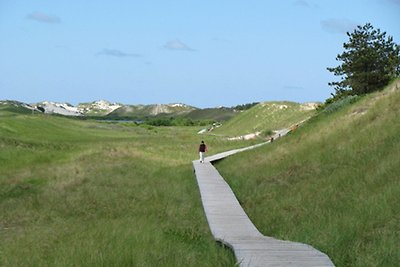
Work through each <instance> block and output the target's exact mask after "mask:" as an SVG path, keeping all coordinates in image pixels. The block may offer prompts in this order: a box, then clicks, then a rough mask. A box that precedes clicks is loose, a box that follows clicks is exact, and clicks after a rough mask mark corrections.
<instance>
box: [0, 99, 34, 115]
mask: <svg viewBox="0 0 400 267" xmlns="http://www.w3.org/2000/svg"><path fill="white" fill-rule="evenodd" d="M30 113H32V110H30V109H28V108H26V107H24V104H23V103H21V102H18V101H9V100H5V101H0V116H5V115H13V114H30Z"/></svg>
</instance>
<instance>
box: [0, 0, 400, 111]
mask: <svg viewBox="0 0 400 267" xmlns="http://www.w3.org/2000/svg"><path fill="white" fill-rule="evenodd" d="M399 14H400V0H363V1H362V0H352V1H348V0H330V1H328V0H320V1H316V0H315V1H311V0H288V1H268V0H257V1H256V0H247V1H244V0H213V1H210V0H202V1H191V0H168V1H165V0H164V1H161V0H160V1H135V0H118V1H111V0H98V1H90V0H88V1H76V0H69V1H64V0H58V1H54V0H0V36H1V37H0V99H13V100H19V101H24V102H28V103H32V102H38V101H43V100H51V101H59V102H69V103H72V104H77V103H80V102H88V101H94V100H99V99H105V100H109V101H112V102H119V103H124V104H151V103H175V102H183V103H186V104H190V105H193V106H197V107H214V106H219V105H224V106H232V105H237V104H243V103H248V102H254V101H270V100H291V101H296V102H307V101H323V100H325V99H326V98H328V97H329V96H330V93H332V92H333V89H332V88H331V87H329V86H328V85H327V83H328V82H330V81H333V80H334V79H335V77H334V76H333V75H332V74H331V73H329V72H328V71H327V70H326V68H327V67H334V66H337V65H338V62H337V61H336V60H335V58H336V55H337V54H339V53H341V52H343V47H342V45H343V43H344V42H346V41H347V40H348V37H347V36H346V31H352V30H353V29H354V27H355V26H356V25H363V24H365V23H366V22H370V23H372V25H373V26H374V27H376V28H380V29H381V30H383V31H386V32H387V33H388V34H389V35H391V36H393V37H394V40H395V42H397V43H399V42H400V15H399Z"/></svg>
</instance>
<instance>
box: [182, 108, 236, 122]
mask: <svg viewBox="0 0 400 267" xmlns="http://www.w3.org/2000/svg"><path fill="white" fill-rule="evenodd" d="M238 114H239V113H238V112H236V111H235V110H234V109H233V108H226V107H221V108H204V109H196V110H192V111H191V112H189V113H188V114H186V115H184V117H185V118H188V119H191V120H213V121H218V122H221V121H226V120H229V119H231V118H233V117H234V116H236V115H238Z"/></svg>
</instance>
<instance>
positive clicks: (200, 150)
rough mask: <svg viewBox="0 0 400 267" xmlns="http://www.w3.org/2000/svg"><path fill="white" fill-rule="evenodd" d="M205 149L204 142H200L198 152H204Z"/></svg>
mask: <svg viewBox="0 0 400 267" xmlns="http://www.w3.org/2000/svg"><path fill="white" fill-rule="evenodd" d="M206 149H207V147H206V145H205V144H200V147H199V152H206Z"/></svg>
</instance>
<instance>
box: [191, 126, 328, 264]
mask: <svg viewBox="0 0 400 267" xmlns="http://www.w3.org/2000/svg"><path fill="white" fill-rule="evenodd" d="M288 132H289V130H282V131H281V132H279V133H277V134H276V136H275V137H274V138H278V137H280V136H283V135H285V134H286V133H288ZM266 143H269V141H268V142H265V143H262V144H259V145H255V146H251V147H247V148H243V149H235V150H231V151H227V152H224V153H220V154H218V155H214V156H211V157H207V158H206V160H205V162H204V163H200V162H199V161H198V160H196V161H193V166H194V170H195V174H196V178H197V182H198V185H199V188H200V194H201V200H202V202H203V207H204V211H205V214H206V217H207V221H208V225H209V227H210V229H211V232H212V234H213V236H214V238H215V239H216V240H217V241H220V242H222V243H224V244H225V245H227V246H228V247H230V248H232V249H233V251H234V253H235V256H236V258H237V260H238V263H239V264H240V266H246V267H247V266H299V267H302V266H304V267H305V266H334V265H333V263H332V262H331V260H330V259H329V257H328V256H327V255H325V254H324V253H322V252H320V251H318V250H316V249H314V248H313V247H311V246H309V245H306V244H301V243H296V242H289V241H282V240H277V239H275V238H271V237H267V236H264V235H262V234H261V233H260V232H259V231H258V230H257V228H256V227H255V226H254V224H253V223H252V222H251V220H250V219H249V217H247V214H246V213H245V212H244V210H243V208H242V207H241V206H240V204H239V202H238V200H237V199H236V197H235V195H234V194H233V192H232V190H231V188H230V187H229V185H228V184H227V183H226V182H225V180H224V178H223V177H222V176H221V175H220V174H219V173H218V171H217V170H216V169H215V168H214V167H213V165H212V164H211V162H212V161H215V160H220V159H222V158H224V157H227V156H229V155H232V154H235V153H238V152H241V151H244V150H248V149H253V148H255V147H258V146H261V145H265V144H266Z"/></svg>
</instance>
